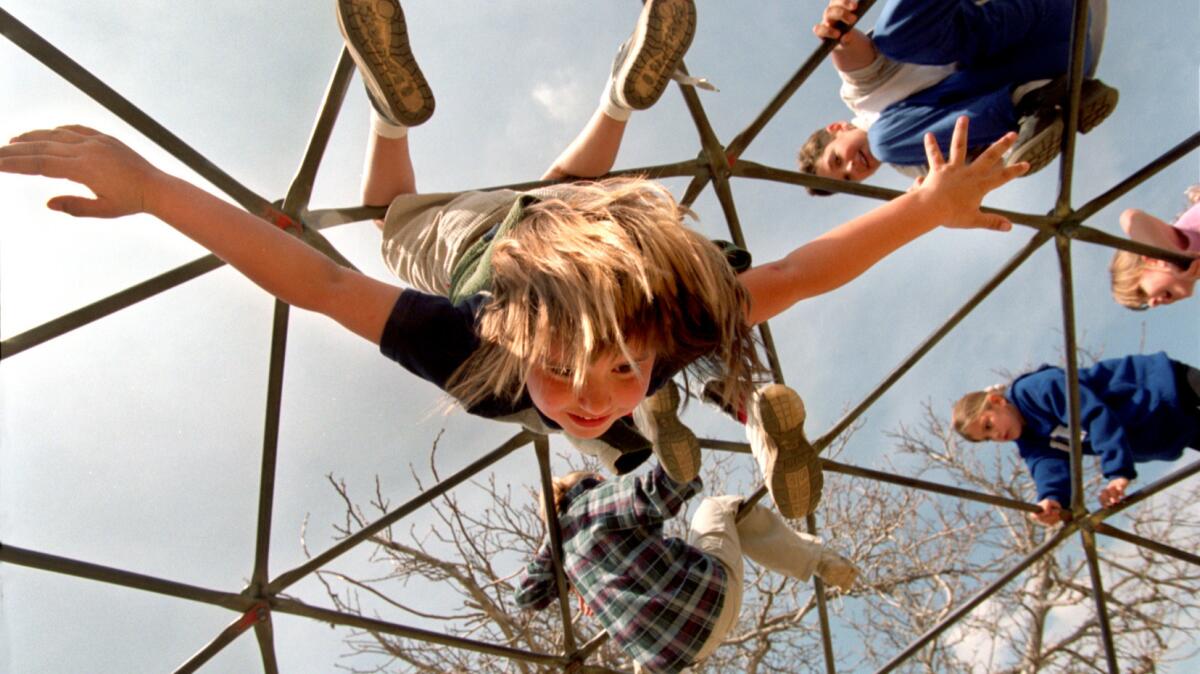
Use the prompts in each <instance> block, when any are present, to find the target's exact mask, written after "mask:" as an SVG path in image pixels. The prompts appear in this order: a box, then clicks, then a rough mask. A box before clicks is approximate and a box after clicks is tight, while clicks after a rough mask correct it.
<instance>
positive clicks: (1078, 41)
mask: <svg viewBox="0 0 1200 674" xmlns="http://www.w3.org/2000/svg"><path fill="white" fill-rule="evenodd" d="M1073 9H1074V21H1073V23H1072V24H1071V25H1072V29H1071V45H1070V47H1069V48H1068V52H1067V73H1068V78H1069V79H1068V82H1069V91H1070V93H1069V95H1068V96H1067V105H1066V109H1065V110H1063V120H1064V121H1065V122H1066V128H1064V129H1063V137H1062V161H1060V162H1059V166H1058V199H1057V201H1056V203H1055V206H1054V213H1055V215H1066V214H1067V213H1069V212H1070V211H1071V183H1072V180H1073V178H1074V175H1075V134H1076V131H1078V129H1079V112H1080V105H1079V97H1080V96H1079V95H1080V92H1081V91H1082V90H1083V61H1084V49H1085V47H1087V25H1088V2H1087V0H1075V3H1074V6H1073Z"/></svg>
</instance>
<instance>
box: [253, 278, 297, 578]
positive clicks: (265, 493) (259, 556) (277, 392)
mask: <svg viewBox="0 0 1200 674" xmlns="http://www.w3.org/2000/svg"><path fill="white" fill-rule="evenodd" d="M289 313H290V312H289V307H288V305H287V304H285V303H284V302H282V301H280V300H275V311H274V314H273V317H272V325H271V355H270V358H269V360H268V365H267V408H266V412H265V420H264V422H263V447H262V465H261V468H260V470H259V488H258V522H257V527H256V529H255V531H256V532H257V533H256V537H255V543H254V569H253V571H252V572H251V574H250V584H251V586H252V587H253V588H254V589H255V590H256V591H261V589H262V588H263V587H265V586H266V584H267V581H268V578H267V569H268V565H267V560H268V559H269V557H270V552H271V511H272V509H273V505H274V503H275V464H276V460H277V458H278V456H279V417H280V406H281V405H282V401H283V366H284V362H285V360H286V356H287V334H288V315H289Z"/></svg>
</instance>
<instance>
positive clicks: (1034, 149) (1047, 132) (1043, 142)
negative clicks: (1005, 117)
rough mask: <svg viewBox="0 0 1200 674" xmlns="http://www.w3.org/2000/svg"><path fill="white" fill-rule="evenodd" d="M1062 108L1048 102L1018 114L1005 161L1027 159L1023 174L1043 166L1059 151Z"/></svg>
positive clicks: (1012, 161) (1030, 173)
mask: <svg viewBox="0 0 1200 674" xmlns="http://www.w3.org/2000/svg"><path fill="white" fill-rule="evenodd" d="M1063 128H1064V124H1063V118H1062V110H1060V109H1059V108H1058V107H1057V106H1047V107H1044V108H1041V109H1039V110H1035V111H1034V112H1031V113H1030V114H1028V115H1026V116H1024V117H1022V118H1021V121H1020V125H1019V127H1018V131H1017V142H1015V143H1013V146H1012V149H1011V150H1010V151H1009V153H1008V162H1007V164H1008V165H1012V164H1016V163H1017V162H1022V161H1027V162H1029V170H1028V171H1026V172H1025V175H1026V176H1029V175H1032V174H1034V173H1037V172H1038V171H1040V170H1042V169H1044V168H1046V166H1047V165H1049V164H1050V162H1052V161H1054V158H1055V157H1057V156H1058V154H1059V153H1060V152H1062V138H1063Z"/></svg>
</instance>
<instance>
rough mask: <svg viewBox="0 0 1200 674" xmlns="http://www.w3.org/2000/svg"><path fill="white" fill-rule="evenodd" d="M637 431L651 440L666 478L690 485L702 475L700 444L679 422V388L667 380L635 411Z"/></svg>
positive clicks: (694, 435) (689, 430)
mask: <svg viewBox="0 0 1200 674" xmlns="http://www.w3.org/2000/svg"><path fill="white" fill-rule="evenodd" d="M633 418H634V421H635V423H636V424H637V427H638V430H639V431H641V432H642V434H643V435H645V436H646V438H647V439H648V440H650V442H651V444H652V446H653V447H654V454H655V455H656V456H658V463H659V464H660V465H662V467H663V470H665V471H666V472H667V476H668V477H670V478H671V479H672V480H674V481H676V482H679V483H688V482H691V481H692V480H694V479H696V476H697V475H699V474H700V441H699V440H697V439H696V434H695V433H693V432H692V429H690V428H688V427H687V426H686V425H684V423H683V422H682V421H680V420H679V389H678V388H677V387H676V386H675V382H672V381H668V382H667V383H665V384H663V385H662V387H661V388H660V389H658V390H657V391H655V392H654V395H652V396H650V397H649V398H646V399H645V400H643V401H642V404H640V405H638V406H637V409H635V410H634V411H633Z"/></svg>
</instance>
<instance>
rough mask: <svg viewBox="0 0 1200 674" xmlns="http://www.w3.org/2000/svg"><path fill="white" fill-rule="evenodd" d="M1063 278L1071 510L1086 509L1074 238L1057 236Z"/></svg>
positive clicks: (1056, 244) (1056, 241) (1074, 511)
mask: <svg viewBox="0 0 1200 674" xmlns="http://www.w3.org/2000/svg"><path fill="white" fill-rule="evenodd" d="M1054 248H1055V251H1056V252H1057V253H1058V266H1059V272H1060V276H1061V282H1062V286H1061V287H1062V315H1063V359H1064V360H1065V361H1066V369H1065V372H1066V377H1067V381H1066V384H1067V408H1068V413H1069V415H1070V417H1069V419H1070V433H1071V503H1070V505H1069V506H1068V507H1069V508H1070V510H1071V512H1072V513H1082V512H1084V505H1083V438H1082V434H1081V425H1080V419H1079V363H1078V358H1079V354H1078V352H1077V349H1076V345H1075V288H1074V284H1073V282H1072V274H1071V240H1070V239H1068V238H1067V237H1065V236H1056V237H1054Z"/></svg>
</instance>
